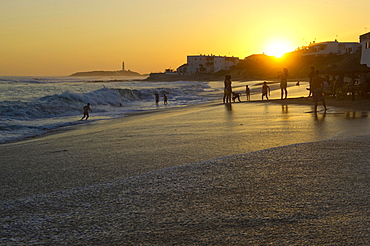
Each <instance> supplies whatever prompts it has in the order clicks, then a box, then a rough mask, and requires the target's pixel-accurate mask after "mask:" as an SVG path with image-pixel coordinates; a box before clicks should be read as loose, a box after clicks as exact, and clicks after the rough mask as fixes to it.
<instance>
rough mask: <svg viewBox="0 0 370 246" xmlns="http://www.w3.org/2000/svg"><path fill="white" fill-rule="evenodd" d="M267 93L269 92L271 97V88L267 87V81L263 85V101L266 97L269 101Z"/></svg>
mask: <svg viewBox="0 0 370 246" xmlns="http://www.w3.org/2000/svg"><path fill="white" fill-rule="evenodd" d="M267 92H268V95H270V87H269V86H268V85H267V83H266V81H265V82H263V85H262V100H263V97H264V96H266V99H267V100H269V97H268V95H267Z"/></svg>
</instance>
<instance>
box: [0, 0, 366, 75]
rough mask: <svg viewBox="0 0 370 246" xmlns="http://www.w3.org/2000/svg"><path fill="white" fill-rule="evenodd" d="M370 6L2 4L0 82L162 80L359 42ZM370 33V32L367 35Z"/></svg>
mask: <svg viewBox="0 0 370 246" xmlns="http://www.w3.org/2000/svg"><path fill="white" fill-rule="evenodd" d="M369 9H370V1H369V0H354V1H350V0H294V1H293V0H282V1H280V0H259V1H247V0H197V1H195V0H187V1H176V0H175V1H169V0H135V1H132V0H104V1H102V0H57V1H54V0H11V1H5V0H4V1H0V30H1V38H0V76H7V75H10V76H11V75H30V76H43V75H45V76H54V75H70V74H72V73H74V72H78V71H92V70H120V69H121V63H122V61H125V64H126V69H130V70H132V71H136V72H139V73H142V74H143V73H150V72H162V71H164V69H166V68H177V67H178V66H180V65H182V64H184V63H186V56H187V55H197V54H214V55H226V56H237V57H239V58H244V57H245V56H248V55H251V54H258V53H263V52H266V53H267V54H269V53H271V52H272V51H271V47H272V46H273V44H274V43H277V40H279V42H280V43H285V46H288V49H290V50H294V49H296V48H297V47H299V46H302V45H308V44H309V42H311V41H313V40H316V42H324V41H333V40H335V39H336V38H337V39H338V41H340V42H346V41H350V42H358V41H359V35H361V34H363V33H365V32H369V31H370V15H368V13H367V12H368V10H369ZM367 28H368V29H367Z"/></svg>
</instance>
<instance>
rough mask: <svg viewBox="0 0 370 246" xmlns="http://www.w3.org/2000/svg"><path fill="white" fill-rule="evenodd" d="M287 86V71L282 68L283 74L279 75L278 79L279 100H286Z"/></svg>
mask: <svg viewBox="0 0 370 246" xmlns="http://www.w3.org/2000/svg"><path fill="white" fill-rule="evenodd" d="M287 86H288V69H287V68H284V69H283V72H282V73H281V78H280V90H281V99H287V98H288V91H287V89H286V88H287ZM284 92H285V97H284Z"/></svg>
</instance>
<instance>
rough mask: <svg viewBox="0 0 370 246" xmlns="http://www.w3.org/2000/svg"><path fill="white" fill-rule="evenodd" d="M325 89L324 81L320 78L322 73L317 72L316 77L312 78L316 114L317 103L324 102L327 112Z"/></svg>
mask: <svg viewBox="0 0 370 246" xmlns="http://www.w3.org/2000/svg"><path fill="white" fill-rule="evenodd" d="M323 88H324V79H323V78H321V77H320V72H319V71H318V70H316V72H315V77H313V78H312V84H311V90H312V98H313V102H314V103H315V110H314V112H315V113H317V102H318V101H322V105H323V106H324V109H325V111H326V110H327V109H326V102H325V97H324V95H323Z"/></svg>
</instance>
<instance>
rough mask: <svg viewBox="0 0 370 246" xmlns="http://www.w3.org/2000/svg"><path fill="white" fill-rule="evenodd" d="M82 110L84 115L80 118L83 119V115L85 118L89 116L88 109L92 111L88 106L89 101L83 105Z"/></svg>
mask: <svg viewBox="0 0 370 246" xmlns="http://www.w3.org/2000/svg"><path fill="white" fill-rule="evenodd" d="M83 110H84V115H83V116H82V118H81V120H83V119H84V118H85V117H86V119H85V120H87V119H88V118H89V110H90V112H92V110H91V108H90V103H88V104H87V105H86V106H84V107H83Z"/></svg>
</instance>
